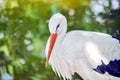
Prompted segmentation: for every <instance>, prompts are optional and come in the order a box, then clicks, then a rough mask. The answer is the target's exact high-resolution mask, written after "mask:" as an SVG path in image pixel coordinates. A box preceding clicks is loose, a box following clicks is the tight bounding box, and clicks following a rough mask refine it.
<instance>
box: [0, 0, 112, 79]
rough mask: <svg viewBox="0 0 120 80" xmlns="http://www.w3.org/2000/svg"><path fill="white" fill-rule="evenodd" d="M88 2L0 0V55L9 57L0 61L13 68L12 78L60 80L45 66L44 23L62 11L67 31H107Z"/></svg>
mask: <svg viewBox="0 0 120 80" xmlns="http://www.w3.org/2000/svg"><path fill="white" fill-rule="evenodd" d="M91 1H92V0H77V1H76V0H5V1H3V2H2V3H0V55H3V56H7V57H9V59H6V58H3V57H2V56H0V64H1V61H2V60H3V61H4V60H5V61H4V62H3V63H4V64H5V66H6V67H8V66H9V65H11V66H12V67H13V68H10V69H9V67H8V72H9V73H10V74H12V75H13V76H14V79H15V80H59V78H58V77H57V76H55V73H54V72H53V71H52V70H51V67H50V66H49V67H45V53H44V49H45V45H46V42H47V39H48V36H49V30H48V26H47V23H46V22H47V21H48V20H49V18H50V17H51V15H52V14H54V13H56V12H61V13H63V14H64V15H65V16H66V17H67V20H68V31H71V30H75V29H77V30H91V31H101V32H107V29H106V27H105V24H104V23H99V22H98V21H96V18H95V17H94V16H95V15H94V12H93V11H92V10H91V7H90V2H91ZM109 2H110V1H109ZM103 7H104V6H103ZM105 9H106V13H109V12H110V9H109V8H107V7H105ZM104 16H105V14H103V13H101V14H99V17H104ZM113 22H114V21H113V20H112V21H110V20H109V22H108V23H110V24H113ZM110 33H111V31H110ZM6 61H7V62H9V64H8V63H7V62H6ZM4 64H2V66H4ZM0 67H1V66H0ZM73 79H75V78H74V77H73Z"/></svg>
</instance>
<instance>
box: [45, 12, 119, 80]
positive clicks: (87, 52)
mask: <svg viewBox="0 0 120 80" xmlns="http://www.w3.org/2000/svg"><path fill="white" fill-rule="evenodd" d="M56 16H59V18H60V17H61V18H62V17H63V15H60V14H59V15H56ZM54 18H55V16H54ZM64 19H65V18H64ZM51 20H53V19H51ZM56 20H57V21H56ZM60 20H61V19H60ZM60 20H59V19H56V18H55V21H56V22H58V23H59V22H60ZM65 21H66V20H65ZM51 22H52V21H51ZM62 22H64V21H62ZM56 24H57V23H55V24H52V25H51V24H49V25H50V26H55V25H56ZM61 24H62V23H61ZM63 24H66V22H65V23H63ZM60 27H62V29H61V31H60V33H59V35H58V37H57V39H56V42H55V45H54V48H53V50H52V53H51V57H50V60H49V64H50V65H51V66H52V69H53V70H54V71H55V72H56V73H57V74H58V75H59V76H62V77H63V79H64V80H65V79H71V78H72V75H73V74H74V73H75V72H77V73H78V74H79V75H80V76H81V77H82V78H83V79H84V80H120V78H118V77H114V76H111V75H109V74H107V73H106V74H100V73H98V72H96V71H94V70H93V69H94V68H96V67H97V66H98V65H101V64H102V63H101V60H102V61H103V62H104V63H105V64H108V63H109V61H110V60H114V59H120V44H119V41H118V40H116V39H114V38H112V37H111V36H110V35H108V34H104V33H99V32H90V31H80V30H79V31H78V30H76V31H71V32H68V33H66V30H67V29H66V28H67V26H66V25H62V26H60ZM49 28H51V27H49ZM52 28H55V27H52ZM54 30H55V29H54ZM51 31H52V30H51ZM53 32H55V31H53ZM48 45H49V40H48V43H47V47H46V55H47V51H48Z"/></svg>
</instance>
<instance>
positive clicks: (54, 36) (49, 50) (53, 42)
mask: <svg viewBox="0 0 120 80" xmlns="http://www.w3.org/2000/svg"><path fill="white" fill-rule="evenodd" d="M56 38H57V33H55V34H50V45H49V49H48V55H47V59H46V66H47V65H48V61H49V59H50V55H51V52H52V49H53V47H54V44H55V41H56Z"/></svg>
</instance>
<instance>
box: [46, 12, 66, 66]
mask: <svg viewBox="0 0 120 80" xmlns="http://www.w3.org/2000/svg"><path fill="white" fill-rule="evenodd" d="M48 26H49V31H50V43H49V47H48V53H47V59H46V66H47V64H48V61H49V59H50V55H51V52H52V50H53V47H54V44H55V41H56V38H57V36H59V35H60V34H64V33H65V32H66V30H67V20H66V18H65V16H63V15H62V14H60V13H56V14H54V15H53V16H52V17H51V18H50V20H49V24H48Z"/></svg>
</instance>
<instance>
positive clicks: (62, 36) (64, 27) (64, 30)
mask: <svg viewBox="0 0 120 80" xmlns="http://www.w3.org/2000/svg"><path fill="white" fill-rule="evenodd" d="M66 32H67V26H63V29H62V30H61V32H60V33H59V34H58V39H57V40H59V41H62V40H63V39H64V37H65V35H66Z"/></svg>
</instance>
